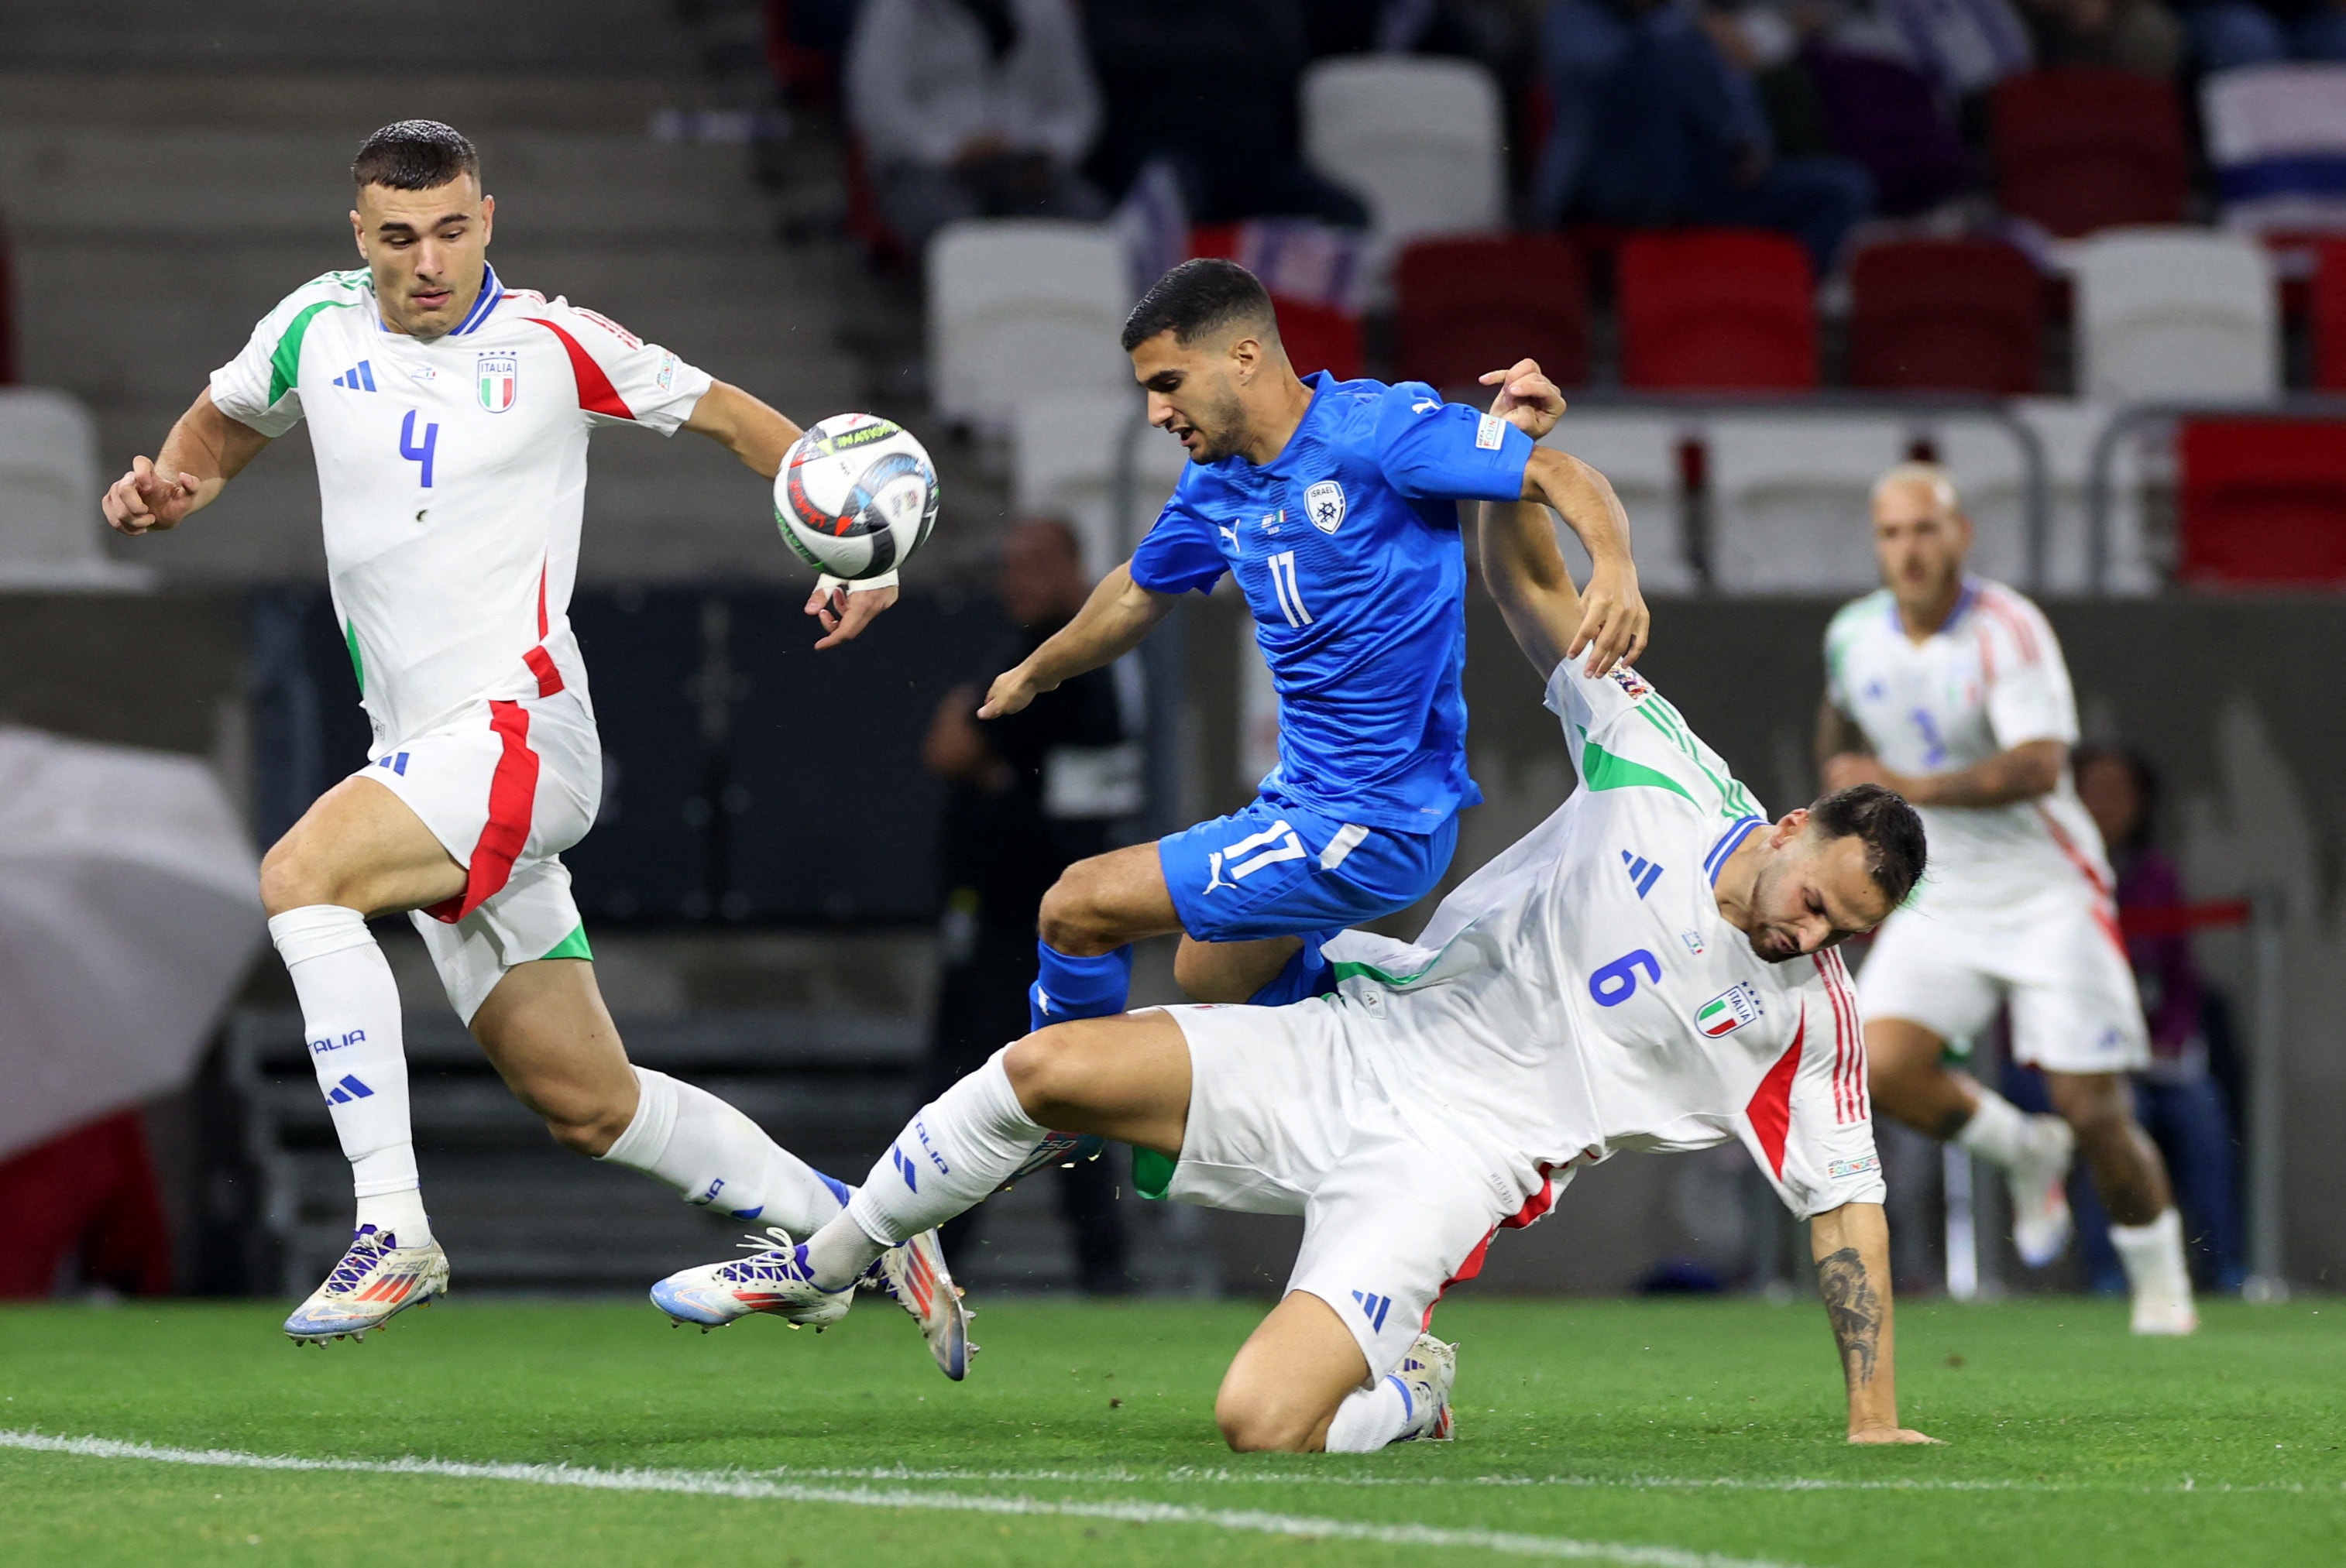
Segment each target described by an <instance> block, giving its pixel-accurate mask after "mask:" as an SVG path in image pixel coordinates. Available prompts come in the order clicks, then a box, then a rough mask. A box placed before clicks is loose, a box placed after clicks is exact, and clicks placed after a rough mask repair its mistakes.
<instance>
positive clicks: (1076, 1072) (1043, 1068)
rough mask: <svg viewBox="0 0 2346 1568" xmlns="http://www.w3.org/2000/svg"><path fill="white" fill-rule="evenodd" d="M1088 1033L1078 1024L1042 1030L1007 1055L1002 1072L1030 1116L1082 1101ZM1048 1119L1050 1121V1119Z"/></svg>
mask: <svg viewBox="0 0 2346 1568" xmlns="http://www.w3.org/2000/svg"><path fill="white" fill-rule="evenodd" d="M1083 1033H1084V1031H1083V1030H1082V1028H1081V1027H1080V1026H1079V1025H1077V1024H1072V1023H1054V1024H1052V1025H1051V1026H1050V1027H1049V1028H1047V1029H1038V1030H1036V1031H1035V1033H1032V1034H1029V1035H1026V1036H1025V1037H1024V1038H1023V1039H1020V1040H1018V1041H1017V1042H1015V1044H1012V1045H1011V1047H1010V1048H1009V1050H1007V1051H1005V1052H1004V1053H1003V1056H1002V1070H1003V1072H1004V1073H1005V1074H1007V1075H1008V1076H1009V1079H1010V1090H1011V1093H1013V1094H1015V1095H1017V1096H1018V1104H1019V1105H1021V1106H1023V1107H1024V1108H1025V1112H1026V1114H1027V1115H1030V1116H1034V1115H1042V1113H1043V1112H1044V1111H1045V1110H1056V1109H1059V1108H1062V1107H1065V1106H1067V1105H1075V1104H1076V1103H1078V1102H1079V1101H1080V1099H1081V1098H1082V1090H1083V1083H1084V1066H1083V1064H1084V1057H1085V1054H1086V1053H1085V1052H1084V1049H1083V1045H1082V1037H1083ZM1045 1119H1047V1118H1045Z"/></svg>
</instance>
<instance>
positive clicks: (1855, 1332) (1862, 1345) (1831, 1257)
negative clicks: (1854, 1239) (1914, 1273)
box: [1817, 1247, 1882, 1394]
mask: <svg viewBox="0 0 2346 1568" xmlns="http://www.w3.org/2000/svg"><path fill="white" fill-rule="evenodd" d="M1817 1290H1818V1292H1819V1293H1820V1294H1821V1295H1822V1296H1823V1297H1824V1299H1825V1316H1826V1317H1828V1318H1830V1319H1832V1331H1833V1339H1835V1341H1837V1342H1838V1343H1839V1344H1840V1346H1841V1368H1842V1369H1843V1371H1845V1372H1846V1373H1847V1374H1848V1377H1849V1387H1850V1391H1851V1393H1852V1394H1853V1393H1855V1392H1856V1391H1857V1390H1860V1389H1862V1388H1864V1387H1865V1386H1866V1385H1867V1384H1869V1383H1871V1382H1872V1381H1873V1367H1874V1362H1875V1360H1876V1359H1878V1357H1879V1356H1880V1354H1881V1349H1882V1296H1881V1293H1880V1292H1879V1291H1877V1290H1876V1289H1874V1288H1873V1282H1872V1280H1871V1279H1869V1278H1867V1277H1866V1272H1865V1259H1864V1257H1862V1255H1861V1254H1860V1253H1859V1252H1858V1249H1857V1248H1856V1247H1842V1248H1841V1250H1840V1251H1838V1252H1831V1253H1827V1254H1826V1255H1825V1256H1824V1257H1821V1258H1819V1259H1817Z"/></svg>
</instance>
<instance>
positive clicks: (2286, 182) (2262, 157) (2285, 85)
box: [2199, 65, 2346, 231]
mask: <svg viewBox="0 0 2346 1568" xmlns="http://www.w3.org/2000/svg"><path fill="white" fill-rule="evenodd" d="M2199 102H2200V106H2201V111H2202V118H2203V119H2204V120H2205V121H2206V124H2207V127H2208V160H2209V161H2210V162H2211V163H2213V164H2214V165H2215V166H2216V189H2217V193H2218V195H2219V196H2220V197H2221V198H2222V199H2223V203H2224V221H2225V223H2226V224H2228V225H2229V226H2230V227H2232V228H2235V229H2254V230H2259V231H2264V230H2273V229H2281V230H2305V229H2346V65H2283V66H2243V67H2242V68H2240V69H2239V70H2235V71H2218V72H2215V73H2214V74H2212V75H2210V76H2207V77H2206V78H2204V79H2203V80H2202V81H2201V83H2200V86H2199Z"/></svg>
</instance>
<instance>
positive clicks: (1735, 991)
mask: <svg viewBox="0 0 2346 1568" xmlns="http://www.w3.org/2000/svg"><path fill="white" fill-rule="evenodd" d="M1759 1020H1760V993H1758V992H1756V991H1754V990H1752V989H1751V987H1749V985H1746V984H1743V983H1740V982H1738V983H1736V984H1734V985H1731V986H1729V987H1728V988H1727V989H1726V990H1725V991H1722V992H1720V993H1719V994H1718V995H1717V996H1714V997H1712V998H1711V999H1710V1000H1709V1001H1708V1002H1706V1003H1703V1004H1702V1005H1701V1006H1700V1007H1699V1008H1698V1009H1696V1010H1695V1015H1694V1026H1695V1027H1696V1028H1697V1029H1699V1030H1701V1031H1702V1032H1703V1033H1704V1034H1706V1035H1708V1036H1709V1038H1711V1039H1713V1040H1716V1039H1718V1038H1719V1036H1720V1035H1722V1034H1732V1033H1735V1032H1736V1031H1737V1030H1738V1029H1740V1028H1742V1027H1743V1026H1744V1025H1745V1024H1746V1023H1758V1022H1759Z"/></svg>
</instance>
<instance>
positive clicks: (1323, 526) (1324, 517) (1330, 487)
mask: <svg viewBox="0 0 2346 1568" xmlns="http://www.w3.org/2000/svg"><path fill="white" fill-rule="evenodd" d="M1303 510H1304V512H1305V514H1307V515H1309V516H1310V517H1311V526H1313V527H1314V528H1317V529H1319V530H1320V532H1321V533H1322V534H1333V533H1334V532H1335V531H1336V530H1337V529H1339V528H1341V527H1342V526H1343V525H1344V487H1343V486H1342V485H1341V484H1337V483H1336V482H1335V481H1334V480H1332V479H1323V480H1321V482H1320V483H1319V484H1315V485H1313V486H1312V487H1311V489H1309V490H1307V491H1305V492H1304V493H1303Z"/></svg>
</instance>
